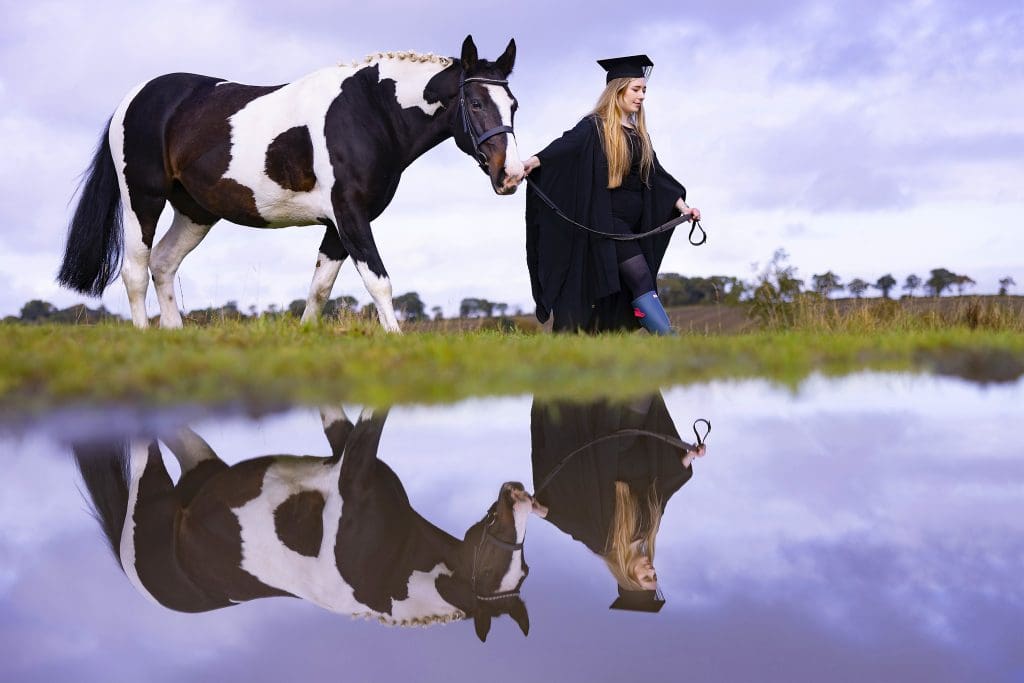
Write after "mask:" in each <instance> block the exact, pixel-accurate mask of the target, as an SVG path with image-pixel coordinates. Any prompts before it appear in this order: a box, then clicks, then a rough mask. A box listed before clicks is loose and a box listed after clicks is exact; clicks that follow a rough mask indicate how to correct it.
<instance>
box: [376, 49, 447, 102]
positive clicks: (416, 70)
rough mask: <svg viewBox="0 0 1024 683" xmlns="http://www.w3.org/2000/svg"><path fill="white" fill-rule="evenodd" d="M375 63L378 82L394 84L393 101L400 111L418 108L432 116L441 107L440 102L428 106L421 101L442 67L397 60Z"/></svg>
mask: <svg viewBox="0 0 1024 683" xmlns="http://www.w3.org/2000/svg"><path fill="white" fill-rule="evenodd" d="M375 63H376V64H377V68H378V69H379V71H378V73H379V74H380V80H382V81H383V80H384V79H385V78H390V79H391V80H393V81H394V82H395V99H397V100H398V105H399V106H400V107H402V109H409V108H410V107H419V108H420V109H422V110H423V112H424V113H425V114H427V115H428V116H433V115H434V114H435V113H436V112H437V110H438V109H439V108H440V107H441V102H434V103H433V104H430V103H428V102H427V101H426V100H425V99H423V91H424V89H425V88H426V86H427V83H429V82H430V79H431V78H433V77H434V76H436V75H437V74H439V73H441V71H443V70H444V69H445V67H444V66H442V65H440V64H434V63H431V62H413V61H408V60H397V59H382V60H380V61H378V62H375Z"/></svg>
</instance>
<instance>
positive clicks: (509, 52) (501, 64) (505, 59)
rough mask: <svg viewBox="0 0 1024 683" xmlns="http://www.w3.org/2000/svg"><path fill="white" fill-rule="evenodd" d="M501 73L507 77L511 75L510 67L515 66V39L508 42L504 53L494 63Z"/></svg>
mask: <svg viewBox="0 0 1024 683" xmlns="http://www.w3.org/2000/svg"><path fill="white" fill-rule="evenodd" d="M495 64H496V65H497V67H498V69H499V70H500V71H501V73H503V74H505V75H506V76H508V75H509V74H510V73H512V67H514V66H515V65H516V39H515V38H513V39H512V40H510V41H508V47H506V48H505V52H503V53H502V55H501V56H500V57H498V61H497V62H495Z"/></svg>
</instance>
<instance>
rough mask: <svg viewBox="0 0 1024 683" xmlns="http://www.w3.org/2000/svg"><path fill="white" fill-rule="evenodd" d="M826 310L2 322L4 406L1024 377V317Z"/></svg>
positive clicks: (423, 397) (374, 400)
mask: <svg viewBox="0 0 1024 683" xmlns="http://www.w3.org/2000/svg"><path fill="white" fill-rule="evenodd" d="M985 305H987V304H985ZM699 308H700V309H701V311H690V312H689V313H688V314H692V315H707V314H708V311H709V310H710V309H713V308H714V307H699ZM830 310H831V309H828V310H826V309H822V310H820V311H818V312H817V313H814V312H813V311H811V310H810V309H807V310H804V311H802V312H796V313H792V314H787V315H788V316H789V319H788V326H787V327H785V328H783V327H781V326H778V325H776V326H773V327H771V328H770V329H761V330H754V331H749V330H750V326H749V325H747V324H746V322H744V323H743V326H742V328H741V329H742V330H748V331H739V332H732V333H729V332H724V331H723V332H718V331H715V330H713V329H708V330H707V331H700V332H685V330H686V329H688V328H687V327H686V326H685V325H683V324H680V316H681V315H682V314H681V313H680V311H673V312H672V313H673V318H674V319H675V320H676V322H677V325H678V326H679V327H680V328H681V329H683V330H684V334H683V335H681V336H679V337H675V338H652V337H650V336H648V335H646V334H645V333H642V332H641V333H636V334H610V335H602V336H597V337H586V336H571V335H550V334H543V333H540V334H538V333H536V331H535V330H532V329H528V330H525V331H524V330H522V329H517V330H513V331H502V329H500V328H504V329H508V328H509V327H510V325H508V324H498V323H496V322H494V321H491V322H490V323H489V324H488V325H486V326H484V327H487V326H491V327H497V328H499V329H476V330H468V329H466V326H462V327H458V326H456V325H455V324H450V325H448V328H449V329H447V330H444V329H438V328H439V327H440V326H438V325H436V324H435V325H434V326H433V327H432V329H430V330H426V329H424V328H423V326H419V327H417V326H408V327H409V328H410V331H409V332H407V333H406V334H405V335H403V336H389V335H385V334H383V333H382V332H380V331H379V329H378V326H377V325H376V323H367V322H365V321H361V320H341V321H333V322H330V323H326V324H324V325H322V326H320V327H315V328H304V327H301V326H300V325H299V324H298V323H297V322H296V321H294V320H292V319H280V320H260V321H257V322H249V323H237V322H236V323H232V322H222V323H216V324H212V325H207V326H202V327H199V326H192V327H186V328H185V329H183V330H167V331H164V330H149V331H146V332H140V331H137V330H135V329H133V328H131V327H130V326H129V325H126V324H125V325H114V324H104V325H91V326H86V325H80V326H46V325H43V326H29V325H10V324H4V325H0V348H2V349H3V350H4V353H3V355H2V359H0V406H2V407H3V409H4V412H5V413H8V414H9V415H10V414H18V413H30V412H34V411H38V410H42V409H45V408H48V407H53V406H56V405H76V404H79V405H81V404H90V405H94V404H96V403H118V404H132V405H169V404H173V403H201V404H239V403H242V404H246V405H251V406H255V407H259V406H265V407H272V406H278V405H284V404H286V403H291V402H301V403H319V402H327V401H339V400H345V401H354V402H360V403H370V404H377V405H383V404H388V403H398V402H421V403H432V402H443V401H452V400H457V399H461V398H466V397H470V396H484V395H501V394H519V393H533V394H536V395H538V396H543V397H547V398H566V397H594V396H598V395H616V396H628V395H632V394H636V393H639V392H643V391H647V390H651V389H655V388H657V387H662V386H668V385H672V384H686V383H692V382H700V381H705V380H710V379H728V378H751V377H764V378H768V379H771V380H775V381H779V382H783V383H787V384H795V383H797V382H799V381H800V380H801V379H803V378H805V377H806V376H808V375H809V374H810V373H813V372H821V373H824V374H830V375H835V374H845V373H850V372H856V371H860V370H866V369H870V370H885V371H919V372H938V373H943V374H951V375H957V376H961V377H966V378H969V379H973V380H978V381H1008V380H1013V379H1016V378H1018V377H1020V376H1021V375H1022V374H1024V325H1022V324H1021V320H1020V316H1019V315H1016V314H1015V312H1014V311H1010V312H1006V311H997V312H993V311H992V310H988V309H970V306H969V305H968V304H964V305H963V308H962V310H959V311H956V310H953V311H946V312H944V313H942V314H941V315H939V314H937V313H934V312H933V313H926V314H922V315H918V313H917V312H909V313H904V312H900V311H894V310H892V308H891V306H890V305H889V304H885V303H882V304H881V308H880V309H879V311H876V312H871V311H868V310H866V309H865V310H859V311H857V310H855V311H853V313H848V314H847V315H845V317H844V316H839V317H838V318H837V319H836V320H834V321H830V320H827V319H826V318H824V317H820V316H826V317H827V316H828V315H832V313H831V312H830ZM719 315H722V312H721V311H719ZM801 315H802V316H804V317H805V318H806V319H805V320H803V321H802V322H801V320H800V319H799V316H801ZM815 315H817V316H819V317H820V319H816V318H815V317H814V316H815ZM943 316H945V317H943ZM743 319H744V321H745V320H746V316H744V318H743ZM843 320H845V321H846V322H842V321H843ZM477 327H480V326H479V325H477ZM709 327H710V326H709ZM689 329H692V327H691V328H689Z"/></svg>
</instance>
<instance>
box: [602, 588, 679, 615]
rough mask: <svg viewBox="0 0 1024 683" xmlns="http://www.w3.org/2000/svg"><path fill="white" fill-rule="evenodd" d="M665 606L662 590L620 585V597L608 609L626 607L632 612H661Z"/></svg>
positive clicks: (625, 608)
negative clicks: (647, 589) (646, 589)
mask: <svg viewBox="0 0 1024 683" xmlns="http://www.w3.org/2000/svg"><path fill="white" fill-rule="evenodd" d="M664 606H665V598H664V597H663V596H662V594H661V591H658V590H653V591H631V590H626V589H625V588H623V587H622V586H619V597H617V598H616V599H615V602H613V603H612V604H611V605H609V606H608V609H624V610H630V611H632V612H660V611H661V608H662V607H664Z"/></svg>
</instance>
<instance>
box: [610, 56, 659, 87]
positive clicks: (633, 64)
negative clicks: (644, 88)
mask: <svg viewBox="0 0 1024 683" xmlns="http://www.w3.org/2000/svg"><path fill="white" fill-rule="evenodd" d="M597 63H598V64H600V65H601V68H602V69H604V70H605V71H607V72H608V78H607V79H606V80H605V83H611V82H612V81H614V80H615V79H616V78H647V75H648V74H650V73H651V69H653V68H654V62H652V61H651V58H650V57H648V56H647V55H633V56H632V57H613V58H611V59H599V60H597Z"/></svg>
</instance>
